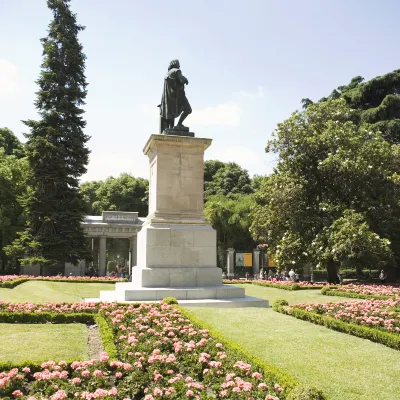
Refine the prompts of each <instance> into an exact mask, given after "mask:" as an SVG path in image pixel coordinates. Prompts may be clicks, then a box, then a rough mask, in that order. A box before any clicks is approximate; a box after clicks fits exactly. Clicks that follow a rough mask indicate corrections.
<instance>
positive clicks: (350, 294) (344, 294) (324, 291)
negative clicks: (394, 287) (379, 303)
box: [321, 288, 393, 300]
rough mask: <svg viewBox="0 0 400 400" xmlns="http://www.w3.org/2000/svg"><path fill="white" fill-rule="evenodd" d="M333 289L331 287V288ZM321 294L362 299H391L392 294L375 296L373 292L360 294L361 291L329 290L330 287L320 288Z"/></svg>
mask: <svg viewBox="0 0 400 400" xmlns="http://www.w3.org/2000/svg"><path fill="white" fill-rule="evenodd" d="M332 289H333V288H332ZM321 294H323V295H325V296H340V297H350V298H352V299H363V300H369V299H372V300H388V299H392V298H393V296H377V295H374V294H361V293H353V292H346V291H344V290H340V289H337V290H336V289H335V290H331V288H322V289H321Z"/></svg>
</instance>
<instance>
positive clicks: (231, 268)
mask: <svg viewBox="0 0 400 400" xmlns="http://www.w3.org/2000/svg"><path fill="white" fill-rule="evenodd" d="M227 270H228V279H233V278H234V277H235V249H233V248H229V249H228V261H227Z"/></svg>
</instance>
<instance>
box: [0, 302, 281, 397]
mask: <svg viewBox="0 0 400 400" xmlns="http://www.w3.org/2000/svg"><path fill="white" fill-rule="evenodd" d="M0 310H1V311H7V312H10V313H12V312H28V313H32V312H34V313H36V312H39V313H40V312H45V311H50V312H56V313H76V312H82V311H85V312H87V311H89V312H98V313H100V314H101V315H103V316H104V317H105V318H106V320H107V321H108V322H109V325H110V327H111V328H112V331H113V333H114V343H115V345H116V348H117V352H118V360H111V359H110V358H109V357H108V355H107V354H106V353H102V354H101V356H100V359H99V360H86V361H74V362H72V363H70V364H67V363H66V362H65V361H60V362H55V361H48V362H45V363H43V364H42V365H41V366H40V368H33V367H31V368H27V367H25V368H13V369H11V370H9V371H3V372H0V398H4V397H10V398H13V399H14V398H21V399H29V400H35V399H37V400H39V399H47V400H59V399H85V400H86V399H87V400H89V399H125V400H128V399H145V400H163V399H195V400H197V399H232V398H234V399H239V400H240V399H243V400H261V399H262V400H265V399H268V400H278V399H280V398H282V396H283V395H282V392H283V393H284V389H283V388H282V387H281V386H280V385H279V383H278V382H274V381H271V380H270V379H269V380H268V379H266V378H265V377H264V376H263V374H262V372H261V371H260V370H258V369H257V368H255V367H253V366H252V365H251V364H249V363H247V362H245V361H243V360H240V359H238V358H237V356H235V354H234V353H233V352H232V351H230V350H228V349H225V348H224V345H223V344H221V343H219V342H217V341H216V340H215V339H214V338H213V337H211V336H210V334H209V332H208V330H206V329H199V328H197V327H196V326H194V325H193V324H192V323H191V321H190V320H189V319H188V318H186V317H184V316H183V315H182V313H181V312H180V311H179V310H178V309H176V308H174V307H173V306H171V305H167V304H161V305H160V304H144V303H142V304H129V305H121V304H116V303H107V304H106V303H100V304H90V303H89V304H85V303H75V304H52V303H47V304H29V303H26V304H8V303H0Z"/></svg>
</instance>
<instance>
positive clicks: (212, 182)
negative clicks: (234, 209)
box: [204, 160, 253, 200]
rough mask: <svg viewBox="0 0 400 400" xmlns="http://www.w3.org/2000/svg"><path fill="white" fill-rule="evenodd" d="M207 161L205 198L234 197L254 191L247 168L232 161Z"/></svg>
mask: <svg viewBox="0 0 400 400" xmlns="http://www.w3.org/2000/svg"><path fill="white" fill-rule="evenodd" d="M222 164H223V163H221V161H215V160H212V161H206V163H205V175H204V198H205V200H207V199H209V198H210V197H211V196H218V195H222V196H226V197H232V198H233V197H234V196H235V195H237V194H249V193H253V188H252V186H251V179H250V177H249V173H248V172H247V170H245V169H243V168H242V167H240V166H239V165H238V164H236V163H233V162H230V163H226V164H224V165H222Z"/></svg>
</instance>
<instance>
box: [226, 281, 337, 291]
mask: <svg viewBox="0 0 400 400" xmlns="http://www.w3.org/2000/svg"><path fill="white" fill-rule="evenodd" d="M223 283H224V284H227V285H244V284H250V285H257V286H265V287H272V288H275V289H283V290H319V289H321V288H322V287H323V286H321V285H317V284H316V285H310V286H301V285H300V284H299V283H298V282H293V283H292V284H291V285H288V284H279V283H274V282H270V281H240V282H237V281H235V282H230V281H229V280H224V282H223ZM331 287H336V286H331Z"/></svg>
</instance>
